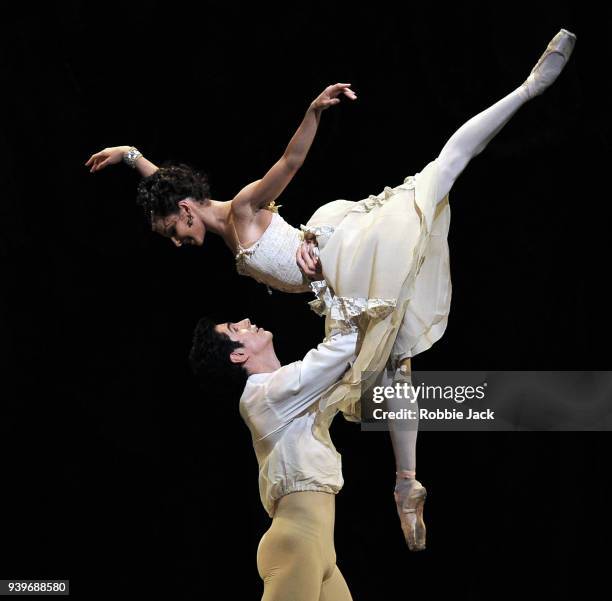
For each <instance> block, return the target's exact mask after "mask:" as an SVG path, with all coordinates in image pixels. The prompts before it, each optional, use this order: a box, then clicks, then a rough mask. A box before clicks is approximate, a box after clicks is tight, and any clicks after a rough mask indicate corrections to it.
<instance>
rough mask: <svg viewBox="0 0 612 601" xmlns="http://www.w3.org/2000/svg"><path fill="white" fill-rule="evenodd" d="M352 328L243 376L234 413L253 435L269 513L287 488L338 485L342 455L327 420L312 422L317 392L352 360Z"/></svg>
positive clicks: (329, 489) (261, 491)
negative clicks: (267, 368) (269, 368)
mask: <svg viewBox="0 0 612 601" xmlns="http://www.w3.org/2000/svg"><path fill="white" fill-rule="evenodd" d="M356 343H357V333H356V332H351V333H346V334H342V333H335V334H333V335H331V336H329V337H328V338H326V339H325V340H324V341H323V342H321V343H320V344H319V345H318V346H317V348H316V349H312V350H310V351H308V353H306V356H305V357H304V359H302V360H301V361H295V362H294V363H289V364H288V365H283V366H282V367H280V368H279V369H277V370H276V371H274V372H270V373H259V374H252V375H251V376H249V378H248V380H247V383H246V386H245V388H244V391H243V393H242V396H241V397H240V404H239V407H240V415H241V417H242V419H243V420H244V422H245V423H246V425H247V426H248V428H249V430H250V431H251V436H252V439H253V448H254V449H255V455H256V456H257V462H258V464H259V494H260V497H261V502H262V503H263V506H264V508H265V510H266V511H267V512H268V515H269V516H270V517H274V511H275V508H276V501H277V500H278V499H280V498H281V497H282V496H284V495H287V494H289V493H292V492H298V491H305V490H316V491H323V492H328V493H333V494H336V493H338V492H339V491H340V489H341V488H342V486H343V485H344V480H343V478H342V459H341V455H340V453H338V452H337V451H336V448H335V447H334V445H333V443H332V441H331V438H330V437H329V431H328V425H329V422H331V419H330V420H329V421H328V422H326V425H325V426H323V427H322V426H321V424H320V423H319V422H315V420H316V417H317V412H318V400H319V397H320V396H321V394H322V393H323V392H324V391H325V390H326V389H327V388H328V387H329V386H331V385H332V384H334V383H335V382H337V381H338V380H339V379H340V378H341V377H342V375H343V374H344V372H345V371H346V370H347V368H348V367H349V366H350V365H351V364H352V362H353V361H354V360H355V345H356Z"/></svg>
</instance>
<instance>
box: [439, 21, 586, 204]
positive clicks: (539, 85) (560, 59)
mask: <svg viewBox="0 0 612 601" xmlns="http://www.w3.org/2000/svg"><path fill="white" fill-rule="evenodd" d="M575 40H576V36H575V35H574V34H573V33H571V32H569V31H567V30H566V29H562V30H561V31H559V33H557V35H555V37H554V38H553V39H552V40H551V41H550V43H549V44H548V46H547V48H546V50H545V52H544V53H543V54H542V56H541V57H540V59H539V60H538V62H537V63H536V65H535V67H534V68H533V69H532V71H531V73H530V75H529V77H528V78H527V79H526V80H525V82H524V83H522V84H521V85H520V86H519V87H518V88H516V89H515V90H513V91H512V92H510V94H508V95H507V96H504V97H503V98H502V99H501V100H499V101H497V102H496V103H495V104H494V105H493V106H490V107H489V108H487V109H486V110H484V111H482V112H481V113H478V114H477V115H476V116H475V117H472V118H471V119H470V120H469V121H467V122H466V123H464V124H463V125H462V126H461V127H460V128H459V129H458V130H457V131H456V132H455V133H454V134H453V135H452V136H451V137H450V139H449V140H448V142H446V144H445V145H444V148H442V151H441V152H440V154H439V156H438V158H437V161H438V162H439V175H440V179H439V183H438V194H437V197H438V200H439V201H440V200H442V199H443V198H444V197H445V196H446V195H447V194H448V192H449V191H450V189H451V188H452V186H453V184H454V183H455V180H456V179H457V178H458V177H459V175H460V174H461V173H462V172H463V170H464V169H465V167H466V165H467V164H468V163H469V162H470V161H471V160H472V159H473V158H474V157H475V156H477V155H478V154H480V153H481V152H482V151H483V150H484V149H485V148H486V146H487V144H488V143H489V142H490V141H491V140H492V139H493V138H494V137H495V136H496V135H497V134H498V133H499V132H500V130H501V129H502V128H503V127H504V125H506V123H508V121H509V120H510V118H511V117H512V116H513V115H514V114H515V113H516V112H517V111H518V109H519V108H520V107H521V106H523V104H525V103H526V102H527V101H528V100H530V99H531V98H533V97H535V96H537V95H539V94H541V93H542V92H544V90H545V89H546V88H548V86H550V85H551V84H552V83H553V82H554V81H555V79H556V78H557V77H558V76H559V74H560V73H561V71H562V70H563V67H565V64H566V63H567V60H568V59H569V57H570V55H571V53H572V50H573V47H574V43H575Z"/></svg>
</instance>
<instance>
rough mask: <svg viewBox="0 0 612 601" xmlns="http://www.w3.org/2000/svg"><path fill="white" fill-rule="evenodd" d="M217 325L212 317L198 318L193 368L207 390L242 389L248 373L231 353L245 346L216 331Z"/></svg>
mask: <svg viewBox="0 0 612 601" xmlns="http://www.w3.org/2000/svg"><path fill="white" fill-rule="evenodd" d="M215 325H216V324H215V322H214V321H213V320H212V319H210V318H209V317H202V318H201V319H200V321H198V324H197V325H196V328H195V330H194V333H193V343H192V345H191V350H190V351H189V364H190V366H191V371H192V372H193V373H194V375H195V376H196V377H197V379H198V381H199V383H200V386H202V388H205V389H206V390H209V389H213V390H214V389H220V388H224V389H226V390H227V389H231V390H233V391H235V392H241V391H242V390H243V389H244V386H245V385H246V381H247V378H248V377H249V374H248V372H247V370H246V369H245V368H244V367H243V366H242V365H239V364H237V363H232V362H231V361H230V358H229V355H230V353H231V352H232V351H233V350H234V349H237V348H240V347H241V346H242V345H241V344H240V342H237V341H236V340H231V339H230V337H229V336H227V335H226V334H220V333H219V332H217V331H216V330H215Z"/></svg>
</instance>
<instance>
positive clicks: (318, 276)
mask: <svg viewBox="0 0 612 601" xmlns="http://www.w3.org/2000/svg"><path fill="white" fill-rule="evenodd" d="M314 247H315V244H314V243H313V242H312V241H310V240H304V242H302V243H301V244H300V246H299V247H298V249H297V253H296V254H295V260H296V262H297V264H298V267H299V268H300V270H301V271H302V273H303V274H304V275H305V276H306V277H307V278H308V279H309V280H312V281H318V280H323V279H325V278H324V277H323V268H322V267H321V260H320V259H319V257H317V256H316V254H315V251H314Z"/></svg>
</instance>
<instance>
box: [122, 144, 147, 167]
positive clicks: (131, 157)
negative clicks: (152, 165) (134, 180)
mask: <svg viewBox="0 0 612 601" xmlns="http://www.w3.org/2000/svg"><path fill="white" fill-rule="evenodd" d="M141 156H142V153H141V152H140V151H139V150H138V149H137V148H135V147H134V146H130V148H129V150H128V151H127V152H125V153H124V154H123V162H124V163H127V164H128V165H129V166H130V167H131V168H132V169H136V161H137V160H138V158H140V157H141Z"/></svg>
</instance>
